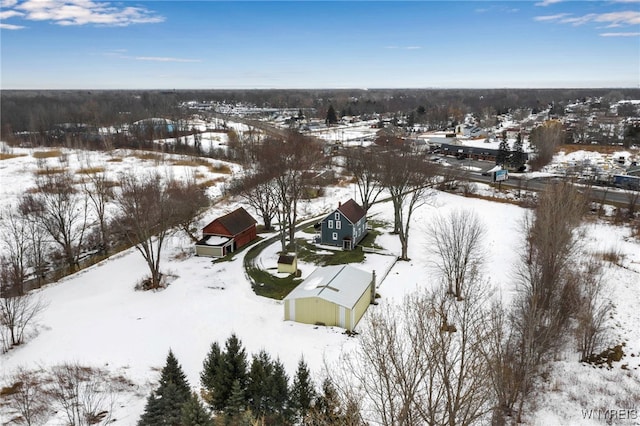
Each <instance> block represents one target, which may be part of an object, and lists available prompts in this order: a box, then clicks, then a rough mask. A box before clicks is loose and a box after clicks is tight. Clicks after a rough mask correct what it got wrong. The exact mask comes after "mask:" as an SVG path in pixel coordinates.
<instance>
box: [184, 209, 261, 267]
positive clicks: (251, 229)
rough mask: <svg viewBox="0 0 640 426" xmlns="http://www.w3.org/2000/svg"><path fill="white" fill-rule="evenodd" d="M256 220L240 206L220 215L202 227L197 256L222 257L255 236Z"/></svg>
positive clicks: (197, 245)
mask: <svg viewBox="0 0 640 426" xmlns="http://www.w3.org/2000/svg"><path fill="white" fill-rule="evenodd" d="M256 223H257V222H256V220H255V219H254V218H253V217H252V216H251V215H250V214H249V213H247V211H246V210H245V209H243V208H242V207H240V208H238V209H236V210H234V211H232V212H231V213H229V214H226V215H224V216H220V217H219V218H217V219H215V220H214V221H213V222H211V223H209V224H208V225H207V226H205V227H204V228H203V229H202V239H201V240H200V241H198V242H197V243H196V254H197V255H198V256H210V257H224V256H226V255H227V254H228V253H232V252H234V251H236V250H238V249H239V248H241V247H243V246H245V245H247V244H249V243H250V242H251V241H253V240H255V239H256V238H257V230H256Z"/></svg>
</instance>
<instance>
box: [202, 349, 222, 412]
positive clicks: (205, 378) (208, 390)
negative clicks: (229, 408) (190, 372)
mask: <svg viewBox="0 0 640 426" xmlns="http://www.w3.org/2000/svg"><path fill="white" fill-rule="evenodd" d="M221 365H222V353H221V351H220V346H219V345H218V342H214V343H213V344H212V345H211V349H210V350H209V353H208V354H207V357H206V358H205V360H204V362H203V363H202V372H201V373H200V384H201V385H202V387H203V389H204V399H205V402H206V403H207V404H209V405H210V406H211V408H213V409H217V410H221V409H222V408H223V407H224V402H222V404H219V403H218V404H216V403H215V402H219V401H217V400H215V398H214V395H215V390H216V389H217V388H219V386H221V384H220V382H221V378H220V373H219V372H220V366H221ZM214 401H215V402H214Z"/></svg>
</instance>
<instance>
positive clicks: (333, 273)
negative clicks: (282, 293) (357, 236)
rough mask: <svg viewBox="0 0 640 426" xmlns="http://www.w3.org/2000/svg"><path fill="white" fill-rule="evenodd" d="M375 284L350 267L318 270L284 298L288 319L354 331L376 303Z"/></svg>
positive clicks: (372, 278) (371, 275) (371, 277)
mask: <svg viewBox="0 0 640 426" xmlns="http://www.w3.org/2000/svg"><path fill="white" fill-rule="evenodd" d="M375 281H376V278H375V273H371V272H366V271H363V270H361V269H358V268H355V267H353V266H350V265H335V266H325V267H323V268H318V269H316V270H315V271H313V272H312V273H311V275H309V277H307V279H305V280H304V281H303V282H302V283H300V285H298V286H297V287H296V288H294V289H293V290H292V291H291V293H289V294H288V295H287V297H285V298H284V319H285V321H296V322H301V323H304V324H317V325H325V326H338V327H342V328H346V329H347V330H350V331H352V330H353V329H354V328H355V326H356V325H357V324H358V321H360V318H362V316H363V315H364V313H365V312H366V311H367V308H368V307H369V305H370V304H371V303H373V302H374V301H375V294H376V283H375Z"/></svg>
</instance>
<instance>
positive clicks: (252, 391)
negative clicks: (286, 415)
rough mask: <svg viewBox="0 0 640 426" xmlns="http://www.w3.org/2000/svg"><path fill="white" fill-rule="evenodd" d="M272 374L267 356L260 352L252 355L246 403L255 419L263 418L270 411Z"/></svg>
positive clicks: (271, 367)
mask: <svg viewBox="0 0 640 426" xmlns="http://www.w3.org/2000/svg"><path fill="white" fill-rule="evenodd" d="M272 374H273V365H272V361H271V357H269V354H268V353H267V352H265V351H264V350H262V351H260V352H259V353H258V355H254V356H253V361H252V362H251V370H250V372H249V383H248V384H247V401H248V406H249V409H251V411H252V412H253V413H254V415H256V416H257V417H261V416H264V415H265V414H267V413H269V412H270V411H271V409H272V403H271V397H272V394H273V391H272V389H271V375H272Z"/></svg>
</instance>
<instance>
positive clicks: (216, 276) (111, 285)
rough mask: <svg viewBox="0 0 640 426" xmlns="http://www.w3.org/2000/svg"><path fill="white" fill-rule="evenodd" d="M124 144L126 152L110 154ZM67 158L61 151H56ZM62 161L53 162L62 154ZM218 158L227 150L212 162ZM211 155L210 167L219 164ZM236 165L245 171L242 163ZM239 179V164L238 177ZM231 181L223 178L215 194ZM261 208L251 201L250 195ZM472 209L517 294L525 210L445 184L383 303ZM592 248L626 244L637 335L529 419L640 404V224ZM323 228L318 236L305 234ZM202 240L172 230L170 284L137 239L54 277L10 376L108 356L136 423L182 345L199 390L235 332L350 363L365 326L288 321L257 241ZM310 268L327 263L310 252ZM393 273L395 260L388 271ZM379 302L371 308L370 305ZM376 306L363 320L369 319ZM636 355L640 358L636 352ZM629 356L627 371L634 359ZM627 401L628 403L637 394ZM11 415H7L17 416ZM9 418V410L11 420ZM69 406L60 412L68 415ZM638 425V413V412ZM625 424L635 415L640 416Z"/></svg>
mask: <svg viewBox="0 0 640 426" xmlns="http://www.w3.org/2000/svg"><path fill="white" fill-rule="evenodd" d="M13 152H14V153H24V154H26V155H24V156H21V157H16V158H12V159H7V160H2V161H0V182H1V185H0V191H1V192H0V197H1V198H0V201H1V203H2V205H1V206H0V207H3V206H6V205H8V204H11V203H12V202H14V201H15V199H16V197H17V196H18V195H19V194H21V193H22V192H23V191H25V190H26V189H27V188H29V187H30V186H32V185H33V171H34V170H35V169H36V168H37V164H36V160H35V159H34V158H33V156H32V155H31V153H30V152H29V151H28V150H24V151H21V150H17V149H16V150H14V151H13ZM68 154H69V156H68V157H69V163H68V164H69V165H68V167H70V168H72V167H82V164H83V159H84V158H85V156H88V158H89V162H90V163H91V164H92V165H104V166H105V167H109V169H108V170H109V173H114V174H116V175H117V173H118V171H122V169H121V168H134V169H136V170H141V171H142V170H150V169H152V168H154V167H157V166H160V167H163V165H162V164H156V163H154V161H153V160H141V159H139V158H137V157H135V156H131V155H125V154H124V153H98V152H92V153H82V152H75V151H69V152H68ZM113 155H119V156H121V157H122V160H121V161H116V162H109V158H112V157H111V156H113ZM49 160H51V161H52V164H53V162H54V161H58V160H56V159H49ZM49 160H48V161H49ZM212 161H213V160H212ZM180 167H186V166H176V165H172V166H171V170H172V171H171V173H176V174H178V173H187V170H188V169H184V170H183V169H180ZM205 169H206V167H204V168H203V169H202V170H200V169H198V170H200V171H201V173H202V174H204V175H205V176H203V179H211V178H215V177H220V176H215V175H214V174H211V175H209V174H208V173H209V171H208V170H205ZM233 172H234V173H237V172H239V169H238V168H236V167H234V168H233ZM224 178H225V179H228V178H229V175H225V176H224ZM217 191H219V190H213V191H212V193H213V194H212V195H215V194H216V192H217ZM353 193H354V191H353V188H352V187H343V188H327V191H326V196H325V197H323V198H320V199H317V200H312V201H307V202H303V203H302V204H301V207H300V216H302V219H305V218H312V217H316V216H318V215H321V214H324V213H327V212H329V211H330V210H332V209H334V208H335V207H337V204H338V202H339V201H346V200H348V199H349V198H350V197H351V196H352V194H353ZM239 205H242V204H241V203H240V201H239V200H226V201H225V202H224V203H219V204H217V205H215V206H214V207H213V208H211V210H210V211H208V212H207V214H206V215H205V216H204V218H203V219H202V222H201V225H204V224H205V223H208V222H209V221H210V220H212V219H214V218H215V217H217V216H219V215H220V214H222V213H227V212H229V211H231V210H232V209H233V208H235V207H236V206H239ZM244 207H245V208H247V210H248V211H249V212H250V213H254V212H253V211H252V210H251V209H250V208H249V207H248V206H246V205H245V206H244ZM459 208H463V209H470V210H473V211H474V212H476V213H477V214H478V216H479V217H480V218H481V220H482V222H483V223H484V225H485V228H486V238H485V240H484V249H485V254H486V263H485V268H484V271H485V277H486V278H487V280H488V281H489V282H490V283H491V284H492V285H493V286H495V288H496V290H497V293H496V294H497V295H499V296H500V297H502V298H503V299H504V300H505V301H508V300H510V299H511V298H512V297H513V294H514V284H513V278H512V270H511V265H513V264H514V263H515V262H516V259H517V257H518V254H517V250H518V249H519V248H520V246H521V243H522V237H521V234H520V229H521V220H522V218H523V215H524V214H525V210H524V209H523V208H520V207H517V206H514V205H511V204H505V203H493V202H489V201H485V200H480V199H472V198H464V197H461V196H456V195H451V194H447V193H439V192H438V193H435V194H434V195H433V196H432V197H431V198H430V199H429V203H428V204H425V205H423V206H422V207H420V208H419V209H418V210H417V211H416V212H415V214H414V216H413V217H414V219H413V223H412V227H411V234H410V241H409V256H410V257H411V261H408V262H398V263H395V265H393V258H392V257H390V256H384V255H377V254H375V255H374V254H368V255H367V256H366V259H365V261H364V262H363V264H360V265H356V266H358V267H361V268H363V269H365V270H376V272H377V274H378V276H379V277H382V276H383V273H384V272H386V271H387V270H389V268H390V267H391V266H392V265H393V266H392V267H391V269H390V271H389V274H388V275H387V276H386V278H385V279H384V280H383V281H382V282H379V289H378V292H379V293H380V294H381V296H382V299H381V301H382V303H397V302H400V301H401V300H402V298H403V297H404V296H405V295H407V294H410V293H412V292H415V291H420V290H421V289H424V288H426V287H429V286H431V285H435V284H436V283H435V280H434V279H433V278H432V277H433V275H434V274H433V273H432V272H431V271H430V270H429V267H428V263H429V260H430V249H429V247H428V246H427V245H426V243H425V234H426V224H427V223H429V221H431V220H432V219H433V217H434V215H437V214H446V213H447V212H449V211H451V210H454V209H459ZM392 212H393V210H392V206H391V204H390V203H381V204H376V205H374V206H373V207H372V208H371V210H370V215H369V217H370V219H371V218H372V219H375V220H380V221H386V222H388V223H391V222H392V219H393V213H392ZM388 231H389V229H386V230H385V231H384V232H383V233H382V235H380V236H379V237H378V238H377V239H376V243H377V244H378V245H380V246H382V247H384V248H385V249H386V250H387V251H389V252H391V253H396V254H399V252H400V244H399V241H398V238H397V236H394V235H390V234H389V233H388ZM584 231H585V232H584V238H583V239H582V243H583V244H584V247H585V248H586V249H587V250H588V251H591V252H594V253H604V252H608V251H611V250H614V251H616V252H618V253H620V263H619V265H612V264H608V265H607V266H606V268H605V273H606V275H605V281H606V284H607V285H606V289H607V292H608V295H609V297H610V298H611V300H612V301H613V303H614V305H615V311H614V314H613V317H612V319H611V320H610V326H611V327H612V331H611V333H610V341H609V343H610V344H612V345H613V344H618V343H622V342H625V343H626V346H625V353H626V355H625V357H624V358H623V360H622V361H621V362H620V363H616V364H614V368H613V369H612V370H606V369H595V368H593V367H591V366H586V365H581V364H580V363H578V362H577V360H578V354H577V353H575V352H573V351H568V352H567V353H566V354H565V355H564V356H563V358H562V359H560V360H558V361H556V362H554V363H553V364H552V367H551V371H550V372H549V374H547V375H545V380H544V382H541V383H540V384H539V386H540V389H542V390H544V393H543V394H541V395H540V397H539V398H538V402H537V404H536V405H535V406H533V407H528V417H527V423H529V424H535V425H585V424H593V425H596V424H603V422H602V421H600V422H597V421H592V422H588V421H585V420H583V417H582V414H581V410H583V409H587V408H588V409H598V408H607V409H615V408H625V407H626V405H629V404H630V403H635V408H640V397H638V395H640V310H639V309H638V307H639V306H640V244H639V242H638V241H637V240H634V239H632V238H630V237H629V235H630V230H629V229H628V228H625V227H616V226H612V225H609V224H606V223H601V222H597V221H596V222H588V223H587V224H585V225H584ZM300 236H301V237H302V236H304V237H305V238H309V236H310V234H302V233H301V234H300ZM277 250H278V243H275V244H274V245H272V246H270V247H268V248H267V249H266V250H265V251H264V252H263V253H262V255H261V257H260V259H259V262H260V263H261V264H262V265H263V266H264V267H265V268H270V267H274V266H275V262H276V259H277ZM193 253H194V249H193V245H192V243H191V242H190V241H189V240H187V239H185V238H183V237H182V236H181V235H179V234H177V235H176V236H174V237H172V238H170V239H169V240H168V243H167V248H166V250H165V252H164V256H163V259H162V266H161V269H162V271H163V272H164V273H165V274H169V275H171V276H172V277H173V281H172V282H171V284H170V285H169V287H168V288H166V289H165V290H162V291H157V292H140V291H135V290H134V286H135V284H136V283H137V282H138V281H140V280H141V279H142V278H143V277H144V276H145V275H146V274H147V273H148V269H147V266H146V264H145V262H144V260H143V258H142V257H141V256H140V255H139V253H138V252H136V251H135V249H130V250H128V251H125V252H123V253H120V254H118V255H116V256H113V257H112V258H110V259H108V260H106V261H103V262H101V263H99V264H97V265H94V266H92V267H90V268H87V269H85V270H83V271H81V272H79V273H77V274H74V275H72V276H69V277H66V278H64V279H62V280H60V281H59V282H56V283H53V284H50V285H48V286H46V287H45V288H43V289H40V290H38V291H37V293H38V294H39V295H40V296H41V297H42V298H43V299H44V300H46V302H47V303H48V307H47V309H46V310H45V311H44V312H43V313H42V314H41V316H40V317H39V318H38V321H37V328H36V330H35V331H34V332H32V333H31V335H30V336H29V338H28V341H27V342H26V344H24V345H22V346H20V347H18V348H16V349H13V350H11V351H9V352H8V353H5V354H2V355H0V375H2V377H7V376H8V375H9V374H10V373H11V372H12V371H14V369H15V368H16V367H18V366H25V367H27V368H36V367H38V366H48V365H54V364H57V363H61V362H66V361H78V362H80V363H82V364H87V365H93V366H96V367H105V368H107V369H109V370H110V371H113V372H114V373H119V374H123V375H125V376H126V377H127V378H129V379H130V380H131V381H132V382H133V383H134V385H135V386H133V387H132V389H131V391H130V392H127V393H123V394H121V395H120V397H119V399H118V403H119V404H118V405H117V409H116V412H115V414H114V418H115V419H116V421H115V422H114V424H116V425H135V424H136V422H137V420H138V418H139V416H140V414H141V413H142V411H143V409H144V404H145V400H146V397H147V395H148V393H149V392H150V390H151V389H152V387H154V386H156V381H157V379H158V377H159V375H158V371H159V369H160V368H161V367H162V366H163V365H164V361H165V358H166V355H167V352H168V350H169V348H171V349H172V350H173V351H174V353H175V354H176V356H177V358H178V360H179V361H180V363H181V364H182V366H183V369H184V371H185V373H186V375H187V378H188V380H189V382H190V384H191V386H192V388H194V389H198V388H199V374H200V371H201V369H202V362H203V360H204V358H205V356H206V354H207V352H208V350H209V347H210V345H211V343H212V342H214V341H218V342H219V343H220V344H223V343H224V341H225V340H226V339H227V337H229V335H230V334H231V333H236V334H237V335H238V337H239V338H240V339H241V340H242V342H243V344H244V346H245V347H246V349H247V352H248V353H249V354H251V353H256V352H257V351H259V350H260V349H266V350H267V351H268V352H269V353H270V354H271V355H272V356H273V357H274V358H275V357H278V358H279V359H280V360H281V361H282V362H283V364H284V366H285V368H286V369H287V371H288V373H289V375H290V376H291V375H292V374H293V373H294V371H295V368H296V365H297V362H298V360H299V359H300V357H301V356H304V359H305V361H306V362H307V363H308V365H309V367H310V369H311V370H312V372H313V373H314V374H315V377H316V378H318V377H319V375H320V374H321V370H322V367H323V365H324V363H325V362H326V363H328V364H329V365H330V364H331V363H333V362H336V361H337V359H338V357H339V355H340V354H341V353H342V352H344V351H349V350H350V349H351V348H353V347H355V345H356V344H357V339H358V337H357V336H356V337H348V336H347V335H346V334H344V332H343V330H342V329H339V328H335V327H317V326H313V325H304V324H298V323H293V322H285V321H284V320H283V318H284V312H283V311H284V309H283V305H282V302H280V301H276V300H272V299H267V298H263V297H259V296H256V295H255V294H254V293H253V291H252V289H251V286H250V284H249V281H248V279H247V278H246V276H245V273H244V270H243V256H244V254H245V253H246V250H245V251H243V252H241V253H239V254H238V255H236V257H235V258H234V259H233V260H232V261H229V262H222V263H215V264H214V263H212V261H211V259H209V258H201V257H195V256H194V255H193ZM300 266H301V270H302V272H303V277H304V276H307V275H308V274H310V273H311V272H312V271H313V268H314V267H315V266H314V265H311V264H301V265H300ZM383 271H384V272H383ZM374 309H378V308H377V307H375V306H371V307H370V308H369V310H370V311H371V310H374ZM367 318H368V315H367V314H365V316H364V317H363V319H362V321H364V322H366V321H367ZM632 354H633V356H632ZM623 364H626V365H627V368H626V369H624V370H623V369H621V365H623ZM622 404H626V405H625V406H623V405H622ZM3 416H4V417H3ZM7 421H8V418H7V417H6V413H0V423H3V424H4V423H5V422H7ZM60 422H61V418H58V419H54V420H52V421H50V422H49V423H48V425H49V426H51V425H58V424H61V423H60ZM635 422H636V423H635V424H638V420H636V421H635ZM625 424H634V423H633V422H629V423H625Z"/></svg>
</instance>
